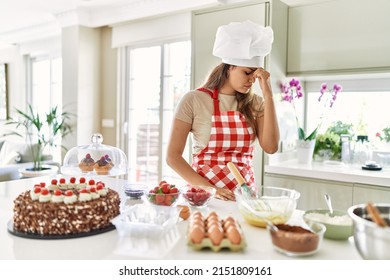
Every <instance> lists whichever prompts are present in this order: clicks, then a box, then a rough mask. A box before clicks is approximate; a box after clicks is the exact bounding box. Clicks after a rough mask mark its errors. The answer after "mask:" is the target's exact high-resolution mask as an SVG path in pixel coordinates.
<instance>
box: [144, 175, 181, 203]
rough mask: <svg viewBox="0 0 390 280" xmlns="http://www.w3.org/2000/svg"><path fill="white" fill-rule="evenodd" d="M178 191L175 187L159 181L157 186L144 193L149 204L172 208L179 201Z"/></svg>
mask: <svg viewBox="0 0 390 280" xmlns="http://www.w3.org/2000/svg"><path fill="white" fill-rule="evenodd" d="M179 195H180V191H179V190H178V188H176V186H175V185H173V184H169V183H167V182H166V181H161V182H160V183H159V184H158V185H157V186H155V187H153V188H152V189H149V190H148V191H147V192H146V199H147V201H149V202H150V203H151V204H155V205H161V206H173V205H175V204H176V202H177V200H178V199H179Z"/></svg>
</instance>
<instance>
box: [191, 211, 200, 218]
mask: <svg viewBox="0 0 390 280" xmlns="http://www.w3.org/2000/svg"><path fill="white" fill-rule="evenodd" d="M191 217H193V218H195V217H201V218H202V219H203V215H202V213H200V212H199V211H195V212H194V213H192V215H191Z"/></svg>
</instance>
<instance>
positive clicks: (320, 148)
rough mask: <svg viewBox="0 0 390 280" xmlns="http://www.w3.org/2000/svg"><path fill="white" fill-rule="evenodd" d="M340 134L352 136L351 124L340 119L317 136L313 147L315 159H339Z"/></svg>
mask: <svg viewBox="0 0 390 280" xmlns="http://www.w3.org/2000/svg"><path fill="white" fill-rule="evenodd" d="M341 135H349V136H350V138H352V137H353V136H354V132H353V127H352V124H348V123H343V122H342V121H337V122H333V123H332V124H331V125H330V126H329V127H328V129H327V130H326V131H325V133H324V134H319V135H318V136H317V140H316V144H315V147H314V158H315V159H316V160H321V159H322V160H340V159H341Z"/></svg>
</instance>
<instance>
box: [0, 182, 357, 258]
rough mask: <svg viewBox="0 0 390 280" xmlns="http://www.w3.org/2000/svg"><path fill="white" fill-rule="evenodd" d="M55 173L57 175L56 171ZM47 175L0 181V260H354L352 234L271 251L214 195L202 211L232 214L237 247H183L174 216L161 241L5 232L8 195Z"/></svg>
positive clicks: (297, 218) (262, 236) (181, 225)
mask: <svg viewBox="0 0 390 280" xmlns="http://www.w3.org/2000/svg"><path fill="white" fill-rule="evenodd" d="M59 176H60V175H59ZM50 179H51V178H49V177H40V178H30V179H22V180H17V181H8V182H2V183H0V213H1V214H0V247H1V250H0V259H1V260H15V259H23V260H30V259H31V260H101V259H107V260H108V259H113V260H125V259H137V260H140V259H145V260H147V259H164V260H208V259H214V260H215V259H221V260H245V259H247V260H288V259H303V260H308V259H310V260H312V259H314V260H339V259H340V260H341V259H345V260H360V259H361V257H360V256H359V254H358V252H357V250H356V248H355V245H354V242H353V237H350V238H349V239H348V240H346V241H333V240H327V239H324V240H323V243H322V245H321V248H320V250H319V251H318V252H317V253H316V254H315V255H312V256H308V257H301V258H291V257H287V256H284V255H282V254H280V253H278V252H276V251H275V250H274V248H273V247H272V243H271V238H270V236H269V233H268V232H267V230H266V229H263V228H257V227H254V226H251V225H249V224H247V223H246V222H245V221H244V220H243V218H242V216H241V214H240V213H239V212H238V208H237V205H236V203H235V202H225V201H220V200H217V199H214V200H213V201H212V202H211V204H210V207H209V209H208V210H212V211H216V212H217V213H218V214H219V215H220V217H224V216H226V215H230V216H233V217H234V218H236V219H237V220H238V222H239V223H240V225H241V227H242V230H243V232H244V237H245V239H246V243H247V246H246V248H245V249H244V250H243V251H239V252H231V251H228V250H221V251H219V252H213V251H211V250H202V251H195V250H193V249H192V248H190V247H189V246H187V241H186V232H187V227H188V221H182V220H180V221H179V222H178V224H177V226H176V228H175V229H174V230H173V231H171V232H170V233H169V234H168V235H167V236H166V237H165V238H163V239H161V240H150V239H146V238H142V239H134V238H133V239H130V238H120V237H119V235H118V233H117V231H116V230H112V231H108V232H105V233H101V234H98V235H93V236H88V237H81V238H72V239H60V240H41V239H28V238H23V237H18V236H15V235H13V234H10V233H9V232H8V231H7V223H8V222H9V221H10V220H12V215H13V210H12V209H13V200H14V199H15V198H16V197H17V196H18V195H19V194H20V193H21V192H23V191H25V190H28V189H31V188H32V186H33V185H34V184H35V183H39V182H48V181H49V180H50ZM101 180H102V181H104V182H105V183H106V184H107V186H109V187H111V188H113V189H115V190H117V191H118V192H119V193H120V194H121V198H122V199H124V198H125V197H124V194H123V193H122V191H121V186H122V185H123V184H124V183H125V182H126V181H124V180H121V179H116V178H106V177H104V178H101ZM301 215H302V211H299V210H297V211H296V212H295V213H294V215H293V217H292V218H291V221H293V222H296V223H300V222H302V220H301Z"/></svg>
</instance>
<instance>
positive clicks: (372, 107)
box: [307, 78, 390, 141]
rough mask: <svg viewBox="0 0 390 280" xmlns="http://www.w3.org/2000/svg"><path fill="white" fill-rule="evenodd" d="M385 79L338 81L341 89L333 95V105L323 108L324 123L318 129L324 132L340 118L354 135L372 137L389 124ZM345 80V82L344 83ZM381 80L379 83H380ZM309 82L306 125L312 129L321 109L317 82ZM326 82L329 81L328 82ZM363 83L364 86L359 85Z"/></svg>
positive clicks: (389, 91)
mask: <svg viewBox="0 0 390 280" xmlns="http://www.w3.org/2000/svg"><path fill="white" fill-rule="evenodd" d="M389 81H390V80H389V79H382V80H361V79H360V80H359V79H358V78H357V79H356V80H353V81H345V82H344V81H342V80H340V81H339V82H337V83H339V84H341V85H343V87H344V89H343V91H342V92H341V93H339V94H338V95H337V100H336V102H335V103H334V106H333V107H332V108H331V109H330V110H327V114H326V117H325V118H324V123H323V125H322V128H321V130H320V133H321V132H324V131H325V130H326V129H327V128H328V127H329V125H330V124H331V123H332V122H335V121H342V122H344V123H348V124H352V125H353V129H354V132H355V136H356V135H367V136H368V139H369V140H370V141H373V140H375V134H376V133H377V132H380V131H381V130H382V129H383V128H384V127H386V126H389V124H390V111H389V109H388V106H389V105H388V104H390V87H389V83H390V82H389ZM344 84H345V86H344ZM380 84H382V86H380ZM315 85H316V87H317V88H318V90H317V91H315V90H314V89H315V86H314V83H309V84H308V86H307V88H308V91H307V92H308V94H307V116H308V117H307V127H308V128H309V129H308V130H310V129H314V128H315V125H316V124H317V123H318V118H319V116H320V114H321V112H322V108H320V107H319V106H320V103H319V102H318V101H317V100H318V97H319V89H320V86H321V82H317V83H315ZM328 85H333V83H331V82H329V83H328ZM363 85H364V86H363Z"/></svg>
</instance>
